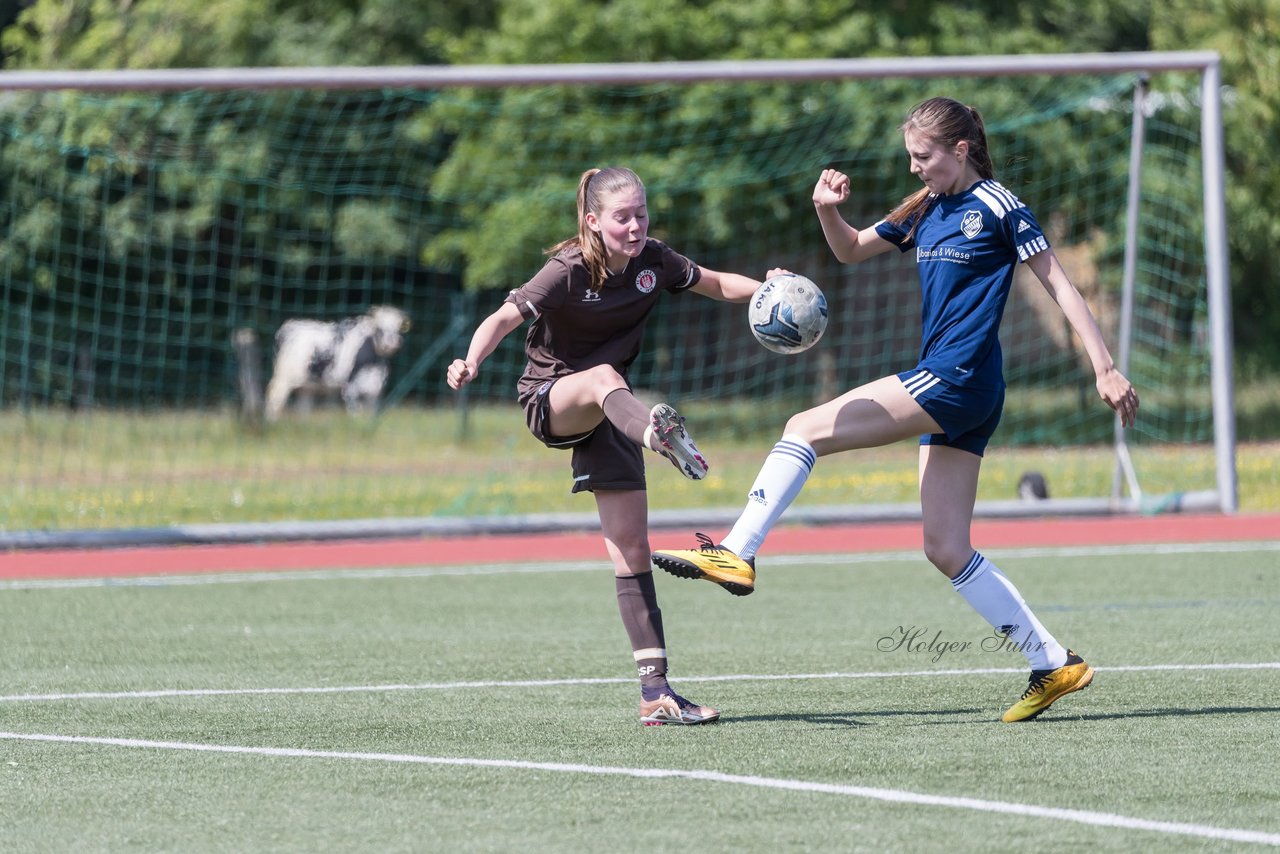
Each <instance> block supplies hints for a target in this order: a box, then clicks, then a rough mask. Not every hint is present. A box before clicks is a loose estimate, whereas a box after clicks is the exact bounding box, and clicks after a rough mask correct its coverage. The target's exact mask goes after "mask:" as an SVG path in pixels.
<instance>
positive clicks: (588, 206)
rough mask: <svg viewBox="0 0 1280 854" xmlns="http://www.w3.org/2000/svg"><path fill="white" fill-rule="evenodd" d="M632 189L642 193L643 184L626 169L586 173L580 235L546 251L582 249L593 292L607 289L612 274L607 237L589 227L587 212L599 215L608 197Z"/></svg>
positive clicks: (580, 186)
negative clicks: (605, 284)
mask: <svg viewBox="0 0 1280 854" xmlns="http://www.w3.org/2000/svg"><path fill="white" fill-rule="evenodd" d="M633 188H638V189H639V190H640V191H641V192H643V191H644V182H643V181H641V180H640V176H639V175H637V174H636V173H635V172H632V171H631V170H630V169H628V168H626V167H625V166H609V167H607V168H604V169H588V170H587V171H586V172H583V173H582V178H581V179H580V180H579V181H578V233H577V234H576V235H574V236H573V237H570V238H566V239H565V240H561V241H560V242H559V243H557V244H556V245H555V246H552V247H551V248H550V249H548V250H546V254H548V255H554V254H556V253H557V252H560V251H562V250H564V249H569V248H571V247H574V246H580V247H582V261H583V263H584V264H586V265H587V273H588V274H589V275H590V276H591V289H592V290H593V291H598V290H600V288H601V287H603V286H604V280H605V279H606V278H608V276H609V271H608V268H607V267H606V266H605V262H606V260H607V253H606V251H605V248H604V238H602V237H601V236H600V233H599V232H596V231H592V230H591V229H590V228H588V227H587V213H588V212H591V213H594V214H599V213H600V209H601V207H602V206H603V205H604V196H605V195H607V194H613V193H617V192H620V191H622V190H630V189H633Z"/></svg>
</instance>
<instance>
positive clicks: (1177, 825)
mask: <svg viewBox="0 0 1280 854" xmlns="http://www.w3.org/2000/svg"><path fill="white" fill-rule="evenodd" d="M0 739H3V740H9V741H35V742H55V743H63V744H93V745H101V746H105V747H126V748H134V749H150V750H175V751H189V752H196V753H225V754H238V755H242V756H244V755H248V756H267V757H282V758H290V759H322V760H345V761H355V762H391V763H400V764H411V765H442V766H462V767H472V768H500V769H512V770H518V771H540V772H549V773H559V774H594V775H602V776H614V777H635V778H639V779H655V778H677V779H685V780H696V781H701V782H708V783H726V784H730V785H737V786H751V787H755V788H760V789H780V790H785V791H792V792H813V793H817V794H827V795H843V796H846V797H852V798H863V799H868V800H876V801H886V802H889V803H899V804H912V805H915V806H933V807H948V808H951V809H962V810H974V811H978V812H989V813H1003V814H1006V815H1017V816H1025V817H1028V818H1044V819H1052V820H1055V821H1068V822H1075V823H1077V824H1088V825H1094V826H1098V827H1111V828H1117V829H1123V830H1143V831H1150V832H1154V833H1164V834H1172V835H1178V836H1194V837H1199V838H1202V839H1216V840H1223V841H1230V842H1249V843H1254V844H1260V845H1274V846H1280V833H1268V832H1266V831H1260V830H1246V829H1241V828H1231V827H1214V826H1212V825H1203V824H1190V823H1187V822H1173V821H1156V820H1152V819H1144V818H1134V817H1132V816H1126V815H1119V814H1116V813H1105V812H1095V811H1093V810H1079V809H1064V808H1061V807H1044V806H1037V805H1035V804H1019V803H1013V802H1009V801H990V800H984V799H980V798H967V797H955V796H948V795H930V794H925V793H923V792H912V791H908V790H904V789H881V788H876V787H873V786H853V785H848V784H843V783H819V782H812V781H807V780H787V779H781V778H777V777H757V776H754V775H744V774H725V773H722V772H719V771H700V770H685V769H678V768H626V767H619V766H610V765H578V764H573V763H564V762H531V761H527V760H518V759H480V758H472V757H458V756H422V755H418V754H411V753H366V752H359V751H340V750H306V749H302V748H291V747H246V746H237V745H222V744H195V743H187V742H180V741H150V740H146V739H132V738H99V737H94V736H77V735H49V734H42V733H14V732H0Z"/></svg>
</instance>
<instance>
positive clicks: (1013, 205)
mask: <svg viewBox="0 0 1280 854" xmlns="http://www.w3.org/2000/svg"><path fill="white" fill-rule="evenodd" d="M986 183H987V187H988V188H989V189H990V190H991V192H993V193H995V194H996V195H997V196H1001V197H1002V198H1004V199H1005V201H1006V203H1007V204H1008V205H1009V210H1011V211H1016V210H1017V209H1018V208H1025V207H1026V205H1024V204H1023V203H1022V199H1019V198H1018V197H1017V196H1015V195H1014V194H1013V193H1011V192H1009V190H1008V188H1006V187H1005V186H1004V185H1003V184H1001V183H1000V182H999V181H987V182H986Z"/></svg>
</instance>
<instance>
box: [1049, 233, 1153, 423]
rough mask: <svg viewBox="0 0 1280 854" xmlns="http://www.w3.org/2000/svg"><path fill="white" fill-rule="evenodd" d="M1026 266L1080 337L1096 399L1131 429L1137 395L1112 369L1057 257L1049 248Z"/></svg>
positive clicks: (1095, 326)
mask: <svg viewBox="0 0 1280 854" xmlns="http://www.w3.org/2000/svg"><path fill="white" fill-rule="evenodd" d="M1027 266H1028V267H1030V268H1031V272H1033V273H1035V274H1036V278H1038V279H1039V280H1040V284H1042V285H1044V289H1045V290H1046V291H1048V292H1049V296H1051V297H1053V299H1054V302H1056V303H1057V304H1058V308H1060V309H1062V314H1063V315H1064V316H1065V317H1066V318H1067V322H1068V323H1070V324H1071V328H1072V329H1074V330H1075V333H1076V335H1078V336H1080V341H1081V343H1083V344H1084V350H1085V353H1087V354H1088V356H1089V362H1090V364H1092V365H1093V372H1094V375H1095V377H1096V380H1095V383H1094V384H1095V386H1096V387H1097V389H1098V396H1099V397H1101V398H1102V399H1103V400H1104V401H1106V404H1107V406H1110V407H1111V408H1112V409H1114V410H1115V411H1116V412H1117V413H1118V414H1119V415H1120V423H1121V424H1123V425H1124V426H1125V427H1130V426H1132V425H1133V422H1134V420H1135V419H1136V418H1137V417H1138V392H1137V391H1135V390H1134V388H1133V386H1132V385H1131V384H1130V383H1129V380H1128V379H1127V378H1126V377H1125V375H1124V374H1122V373H1120V371H1118V370H1116V366H1115V362H1114V361H1112V359H1111V351H1110V350H1108V349H1107V344H1106V342H1105V341H1104V340H1103V339H1102V332H1101V330H1099V329H1098V323H1097V321H1096V320H1095V319H1094V317H1093V312H1092V311H1090V310H1089V304H1088V303H1086V302H1085V301H1084V297H1082V296H1081V295H1080V291H1078V290H1077V289H1076V286H1075V285H1073V284H1072V283H1071V279H1069V278H1068V277H1067V271H1066V270H1064V269H1062V264H1061V263H1060V262H1059V261H1058V256H1057V255H1055V254H1054V252H1053V250H1052V249H1048V250H1046V251H1044V252H1038V253H1036V254H1035V255H1033V256H1031V257H1030V258H1029V259H1027Z"/></svg>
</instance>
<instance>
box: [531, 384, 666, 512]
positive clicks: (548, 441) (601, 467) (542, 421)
mask: <svg viewBox="0 0 1280 854" xmlns="http://www.w3.org/2000/svg"><path fill="white" fill-rule="evenodd" d="M554 384H555V380H549V381H548V382H545V383H543V384H542V385H541V386H539V387H538V390H537V392H535V393H534V394H533V396H532V397H530V398H528V399H527V400H525V401H524V418H525V423H526V424H528V425H529V432H530V433H532V434H533V435H534V437H536V438H537V439H538V441H540V442H542V444H544V445H546V446H547V447H548V448H568V449H571V450H572V451H573V463H572V464H573V489H572V490H571V491H572V492H595V491H596V490H597V489H644V488H645V480H644V452H643V451H642V450H641V449H640V446H639V445H637V444H636V443H635V442H633V441H631V440H630V439H628V438H627V437H626V436H624V435H623V434H622V433H621V432H620V431H619V430H618V428H616V427H614V426H613V423H612V422H611V421H609V420H608V419H606V420H604V421H601V422H600V424H599V425H598V426H597V427H596V428H595V429H594V430H591V431H589V432H587V433H580V434H578V435H577V436H552V435H549V434H548V432H547V425H548V424H549V423H550V421H551V410H550V403H549V392H550V391H551V386H552V385H554Z"/></svg>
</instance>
